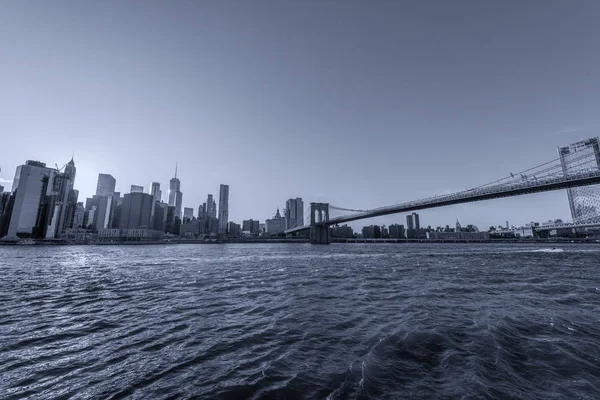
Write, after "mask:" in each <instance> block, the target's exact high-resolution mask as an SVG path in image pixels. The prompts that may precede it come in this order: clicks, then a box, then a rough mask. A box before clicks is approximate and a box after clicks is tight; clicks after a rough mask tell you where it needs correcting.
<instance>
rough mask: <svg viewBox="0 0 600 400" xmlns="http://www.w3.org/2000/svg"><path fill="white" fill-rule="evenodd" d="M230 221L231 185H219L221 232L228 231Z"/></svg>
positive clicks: (222, 233)
mask: <svg viewBox="0 0 600 400" xmlns="http://www.w3.org/2000/svg"><path fill="white" fill-rule="evenodd" d="M228 221H229V185H221V186H220V187H219V234H221V235H224V234H226V233H227V222H228Z"/></svg>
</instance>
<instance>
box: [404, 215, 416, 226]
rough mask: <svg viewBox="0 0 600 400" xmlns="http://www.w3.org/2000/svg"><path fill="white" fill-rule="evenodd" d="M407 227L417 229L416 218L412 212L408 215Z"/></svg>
mask: <svg viewBox="0 0 600 400" xmlns="http://www.w3.org/2000/svg"><path fill="white" fill-rule="evenodd" d="M406 229H408V230H414V229H415V220H414V218H413V215H412V214H408V215H407V216H406Z"/></svg>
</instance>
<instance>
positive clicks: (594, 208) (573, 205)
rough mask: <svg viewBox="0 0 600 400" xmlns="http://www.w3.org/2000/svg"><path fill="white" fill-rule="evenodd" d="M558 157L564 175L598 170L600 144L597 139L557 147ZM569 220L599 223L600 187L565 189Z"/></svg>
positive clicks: (599, 165)
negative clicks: (569, 213) (569, 210)
mask: <svg viewBox="0 0 600 400" xmlns="http://www.w3.org/2000/svg"><path fill="white" fill-rule="evenodd" d="M558 155H559V157H560V162H561V165H562V170H563V173H564V174H572V173H576V172H578V171H584V170H598V169H599V168H600V143H599V139H598V138H597V137H595V138H590V139H585V140H581V141H579V142H576V143H571V144H570V145H568V146H565V147H559V149H558ZM567 198H568V200H569V208H570V209H571V218H573V222H574V223H585V222H598V221H600V185H590V186H580V187H574V188H570V189H567Z"/></svg>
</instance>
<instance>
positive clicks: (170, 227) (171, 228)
mask: <svg viewBox="0 0 600 400" xmlns="http://www.w3.org/2000/svg"><path fill="white" fill-rule="evenodd" d="M166 224H167V227H166V228H165V231H166V232H168V233H171V234H173V235H178V234H179V227H177V226H176V225H175V206H169V205H167V222H166Z"/></svg>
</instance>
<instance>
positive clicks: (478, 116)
mask: <svg viewBox="0 0 600 400" xmlns="http://www.w3.org/2000/svg"><path fill="white" fill-rule="evenodd" d="M599 18H600V2H599V1H597V0H573V1H566V0H564V1H551V0H539V1H534V0H517V1H509V0H506V1H496V2H491V1H479V0H471V1H465V0H455V1H443V0H439V1H429V0H424V1H422V0H419V1H416V0H415V1H410V0H406V1H390V0H379V1H378V0H369V1H367V0H364V1H353V0H320V1H311V0H302V1H299V0H287V1H286V0H277V1H276V0H252V1H249V0H239V1H233V0H220V1H212V0H194V1H152V0H147V1H110V0H106V1H84V0H77V1H62V0H54V1H51V2H50V1H45V0H38V1H33V0H32V1H16V0H15V1H3V2H1V3H0V143H1V145H0V149H1V151H0V168H1V169H2V170H1V172H0V179H1V181H0V184H3V183H1V182H2V181H4V182H7V181H10V180H12V178H13V176H14V171H15V168H16V167H17V166H18V165H20V164H23V163H24V162H25V161H26V160H29V159H35V160H40V161H43V162H46V163H47V164H48V165H54V164H55V163H56V164H58V165H59V167H62V166H63V165H64V164H65V163H67V162H68V161H69V160H70V159H71V156H72V154H74V160H75V164H76V167H77V178H76V181H75V187H76V188H77V189H79V191H80V199H79V201H85V198H86V197H90V196H91V195H93V194H94V193H95V186H96V181H97V176H98V173H110V174H112V175H113V176H114V177H115V178H116V180H117V190H118V191H121V192H122V193H125V192H128V191H129V187H130V185H132V184H136V185H142V186H144V188H145V189H146V191H147V190H148V189H149V186H150V182H151V181H159V182H160V183H161V186H162V189H163V193H164V197H166V191H167V189H168V182H169V179H170V178H171V177H172V176H173V174H174V170H175V164H176V163H178V166H179V167H178V177H179V178H180V179H181V191H182V192H183V205H184V206H185V207H194V208H195V209H197V207H198V205H199V204H201V203H202V202H203V201H205V200H206V195H207V194H208V193H212V194H214V195H215V196H218V191H219V184H221V183H224V184H229V185H230V194H229V196H230V200H229V202H230V204H229V216H230V219H231V220H233V221H236V222H241V221H242V220H243V219H249V218H254V219H260V220H264V219H265V218H268V217H271V216H272V215H273V214H274V213H275V211H276V209H277V207H280V208H283V207H284V206H285V201H286V199H288V198H290V197H302V198H303V199H304V201H305V204H306V205H307V204H308V202H310V201H323V202H329V203H331V204H334V205H337V206H341V207H345V208H358V209H368V208H373V207H378V206H383V205H387V204H393V203H396V202H398V201H408V200H413V199H416V198H419V197H425V196H430V195H433V194H440V193H448V192H452V191H456V190H461V189H466V188H469V187H473V186H478V185H480V184H484V183H487V182H491V181H494V180H496V179H498V178H501V177H505V176H506V175H508V174H509V173H510V172H517V171H520V170H524V169H527V168H529V167H531V166H535V165H538V164H540V163H542V162H545V161H549V160H551V159H554V158H556V157H557V152H556V149H557V146H562V145H566V144H569V143H571V142H574V141H577V140H580V139H582V138H587V137H594V136H598V135H599V134H600V112H599V111H600V108H599V107H600V51H598V49H600V24H598V23H597V21H598V20H599ZM4 185H5V186H6V187H7V189H9V188H10V183H4ZM420 214H421V223H422V225H425V226H426V225H432V226H437V225H446V224H450V225H453V224H454V223H455V221H456V219H457V218H458V219H459V220H460V221H461V223H462V224H463V225H465V224H468V223H473V224H476V225H479V226H480V228H481V227H487V226H489V225H492V224H494V225H498V224H504V223H505V221H506V220H509V222H510V223H511V224H515V225H519V224H523V223H526V222H529V221H532V220H534V221H546V220H548V219H555V218H563V219H565V220H568V219H570V215H569V209H568V203H567V198H566V194H565V193H564V191H558V192H550V193H544V194H537V195H530V196H521V197H516V198H510V199H500V200H493V201H487V202H481V203H474V204H465V205H460V206H452V207H444V208H439V209H434V210H428V211H422V212H421V213H420ZM402 221H404V215H393V216H387V217H380V218H377V219H373V220H370V221H369V220H366V221H359V222H356V223H354V224H353V225H354V226H362V225H365V224H370V223H378V224H390V223H398V222H402Z"/></svg>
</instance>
